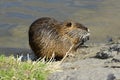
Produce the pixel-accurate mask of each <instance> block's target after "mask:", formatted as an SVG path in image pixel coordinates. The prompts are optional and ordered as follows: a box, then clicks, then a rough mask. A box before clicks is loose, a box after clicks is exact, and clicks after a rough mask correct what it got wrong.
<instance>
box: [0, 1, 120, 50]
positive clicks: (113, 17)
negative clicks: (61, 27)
mask: <svg viewBox="0 0 120 80" xmlns="http://www.w3.org/2000/svg"><path fill="white" fill-rule="evenodd" d="M119 4H120V0H0V46H3V47H27V48H28V47H29V45H28V28H29V26H30V24H31V23H32V22H33V21H34V20H35V19H37V18H39V17H42V16H50V17H54V18H56V19H58V20H60V21H61V20H69V19H70V20H73V21H77V22H80V23H82V24H84V25H85V26H87V27H89V28H90V30H91V41H90V42H104V40H105V38H106V37H107V36H112V37H117V36H119V35H120V31H119V30H120V24H119V21H120V14H119V13H120V5H119Z"/></svg>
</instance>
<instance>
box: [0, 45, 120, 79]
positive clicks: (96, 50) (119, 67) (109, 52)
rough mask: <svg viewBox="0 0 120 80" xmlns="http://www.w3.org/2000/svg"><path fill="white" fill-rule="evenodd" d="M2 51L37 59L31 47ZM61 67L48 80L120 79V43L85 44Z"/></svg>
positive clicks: (1, 49) (2, 50) (25, 58)
mask: <svg viewBox="0 0 120 80" xmlns="http://www.w3.org/2000/svg"><path fill="white" fill-rule="evenodd" d="M0 53H2V55H5V56H10V55H14V56H15V55H16V54H17V55H18V54H19V56H21V55H22V60H23V61H25V60H28V59H31V60H35V55H34V54H33V52H32V51H31V50H29V49H16V48H0ZM3 53H4V54H3ZM11 53H12V54H11ZM13 53H14V54H13ZM15 57H16V56H15ZM60 67H61V69H62V71H61V70H60V71H56V72H54V73H51V74H50V75H49V76H48V80H120V43H110V44H90V45H87V46H83V47H81V48H80V49H79V50H77V52H76V53H75V56H74V57H73V56H72V57H68V58H66V59H65V61H64V62H63V63H62V64H61V65H60Z"/></svg>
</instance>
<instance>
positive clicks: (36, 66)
mask: <svg viewBox="0 0 120 80" xmlns="http://www.w3.org/2000/svg"><path fill="white" fill-rule="evenodd" d="M50 72H51V71H50V70H49V69H48V65H47V64H45V63H43V62H41V61H39V62H32V61H26V62H21V61H18V60H17V59H15V58H14V57H12V56H10V57H5V56H0V80H46V79H47V76H48V74H49V73H50Z"/></svg>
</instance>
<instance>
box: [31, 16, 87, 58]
mask: <svg viewBox="0 0 120 80" xmlns="http://www.w3.org/2000/svg"><path fill="white" fill-rule="evenodd" d="M88 39H89V30H88V28H87V27H85V26H83V25H82V24H80V23H75V22H71V21H69V22H59V21H57V20H55V19H54V18H49V17H42V18H40V19H38V20H36V21H35V22H33V23H32V25H31V26H30V29H29V45H30V47H31V49H32V50H33V51H34V53H35V55H36V56H37V57H38V58H39V57H41V58H43V57H46V59H50V58H51V56H52V54H53V53H54V54H55V59H56V60H60V59H62V58H63V57H64V55H65V54H66V52H67V51H68V50H69V48H70V47H71V46H72V45H74V47H73V49H72V51H75V50H76V49H77V48H78V47H79V46H80V45H82V44H83V43H84V42H85V41H87V40H88Z"/></svg>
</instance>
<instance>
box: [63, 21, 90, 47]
mask: <svg viewBox="0 0 120 80" xmlns="http://www.w3.org/2000/svg"><path fill="white" fill-rule="evenodd" d="M63 26H64V27H63V28H64V29H63V30H62V31H63V32H62V33H63V34H64V35H65V36H66V37H67V38H68V39H70V40H71V42H72V43H73V44H74V45H75V46H76V48H77V47H79V46H80V45H83V44H84V42H86V41H87V40H89V35H90V32H89V29H88V28H87V27H85V26H84V25H82V24H80V23H75V22H65V23H64V24H63Z"/></svg>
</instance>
